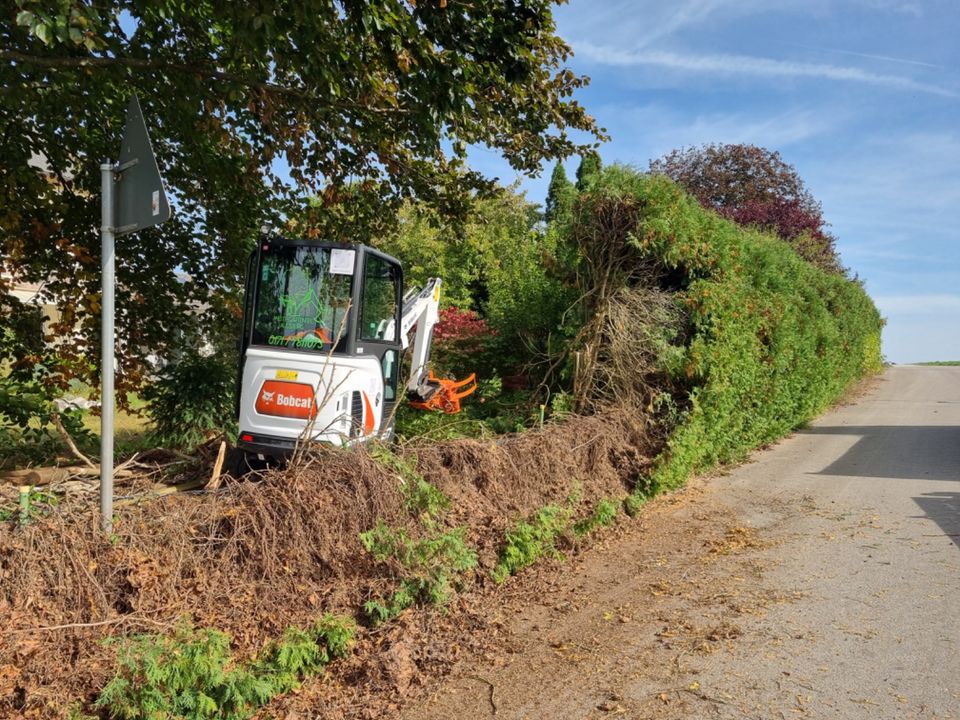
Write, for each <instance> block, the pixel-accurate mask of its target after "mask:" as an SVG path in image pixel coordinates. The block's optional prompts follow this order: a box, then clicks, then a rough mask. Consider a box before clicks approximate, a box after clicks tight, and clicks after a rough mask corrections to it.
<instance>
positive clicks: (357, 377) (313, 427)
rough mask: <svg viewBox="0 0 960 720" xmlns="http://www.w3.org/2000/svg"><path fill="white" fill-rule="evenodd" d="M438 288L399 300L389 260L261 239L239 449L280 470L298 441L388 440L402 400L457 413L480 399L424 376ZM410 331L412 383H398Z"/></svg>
mask: <svg viewBox="0 0 960 720" xmlns="http://www.w3.org/2000/svg"><path fill="white" fill-rule="evenodd" d="M440 285H441V281H440V278H433V279H431V280H430V281H429V282H427V284H426V286H425V287H423V288H422V289H420V288H416V289H413V290H411V291H410V292H408V293H406V294H404V293H403V270H402V268H401V266H400V263H399V262H398V261H397V260H396V259H395V258H392V257H390V256H389V255H386V254H384V253H382V252H380V251H378V250H375V249H374V248H371V247H367V246H365V245H344V244H338V243H318V242H316V241H309V240H294V239H287V238H280V237H273V236H269V237H264V238H262V239H261V240H260V242H259V244H258V246H257V249H256V250H255V251H254V253H253V254H252V255H251V258H250V265H249V268H248V272H247V284H246V293H245V299H244V321H243V337H242V340H241V343H240V368H239V373H238V383H239V387H238V388H237V390H238V392H237V397H238V407H237V414H238V416H239V428H240V432H239V439H238V443H237V447H238V450H239V451H240V453H242V454H243V455H242V458H241V459H243V460H246V459H252V456H255V457H258V458H259V459H260V460H261V461H263V460H270V459H273V460H281V459H283V458H285V457H287V456H289V454H290V453H291V452H292V451H293V450H294V448H295V447H296V445H297V442H298V441H300V440H314V441H320V442H331V443H335V444H337V445H340V444H342V443H358V442H364V441H366V440H369V439H372V438H376V437H381V438H386V439H389V438H390V437H391V436H392V434H393V426H394V413H395V408H396V404H397V402H398V396H399V394H400V393H402V392H404V391H405V393H406V395H407V397H408V399H409V400H410V402H411V404H412V405H414V406H415V407H419V408H422V409H435V410H442V411H444V412H458V411H459V410H460V400H461V399H462V398H464V397H466V396H467V395H469V394H470V393H472V392H473V391H474V390H475V389H476V382H475V379H474V376H473V375H471V376H470V377H469V378H467V379H466V380H463V381H461V382H454V381H452V380H446V379H439V378H436V377H434V375H433V373H432V372H430V371H429V368H428V362H429V359H430V345H431V342H430V341H431V337H432V333H433V327H434V325H435V324H436V322H437V320H438V317H439V315H438V307H439V300H440ZM414 326H416V335H415V338H414V341H413V355H412V357H411V359H410V375H409V378H408V379H407V382H406V386H405V388H401V387H400V386H399V384H398V380H399V378H398V375H399V372H400V366H401V360H402V357H403V354H404V351H405V350H406V349H407V348H408V346H409V344H410V340H409V335H410V332H411V330H412V329H413V327H414Z"/></svg>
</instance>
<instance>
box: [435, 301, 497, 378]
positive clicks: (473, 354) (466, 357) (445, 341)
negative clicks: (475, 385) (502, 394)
mask: <svg viewBox="0 0 960 720" xmlns="http://www.w3.org/2000/svg"><path fill="white" fill-rule="evenodd" d="M496 335H497V331H496V330H494V329H493V328H491V327H490V326H489V325H488V324H487V321H486V320H484V319H483V318H482V317H480V316H479V315H477V313H475V312H474V311H473V310H461V309H460V308H455V307H449V308H444V309H443V310H441V311H440V321H439V322H438V323H437V324H436V325H435V326H434V328H433V348H432V350H433V352H432V362H433V365H434V367H435V368H437V370H439V371H440V372H441V373H447V374H452V375H454V376H455V377H457V378H461V377H463V376H466V375H469V374H470V373H472V372H476V373H478V375H480V376H484V375H486V374H487V370H488V367H489V364H490V357H489V353H490V350H491V345H492V342H493V339H494V338H495V337H496Z"/></svg>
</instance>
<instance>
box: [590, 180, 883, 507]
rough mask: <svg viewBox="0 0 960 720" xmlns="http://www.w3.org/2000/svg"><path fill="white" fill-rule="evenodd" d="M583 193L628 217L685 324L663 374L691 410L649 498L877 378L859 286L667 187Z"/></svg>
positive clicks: (876, 353)
mask: <svg viewBox="0 0 960 720" xmlns="http://www.w3.org/2000/svg"><path fill="white" fill-rule="evenodd" d="M591 191H592V194H594V195H595V196H598V197H603V196H606V197H607V198H608V199H610V198H611V197H615V198H621V199H624V200H626V201H628V202H627V204H628V205H629V206H631V207H633V208H636V212H637V213H638V215H639V216H638V218H637V224H636V227H635V229H634V231H633V232H632V233H631V235H630V237H629V239H628V242H629V244H631V245H633V246H634V247H635V248H637V249H638V250H639V251H640V252H641V253H642V254H643V255H645V256H648V257H650V256H652V257H653V258H655V259H657V260H658V261H659V263H660V264H661V265H662V266H663V267H665V268H666V271H667V277H668V278H669V280H670V282H673V283H675V284H676V285H677V286H679V288H680V289H679V300H680V301H681V302H682V303H683V305H684V306H685V307H686V310H687V313H688V318H689V332H688V341H687V343H686V351H685V352H684V353H683V354H681V356H680V359H679V361H677V362H675V363H674V365H673V366H672V367H671V368H669V372H670V374H671V375H672V378H673V380H674V382H675V383H677V385H678V386H684V387H688V388H690V397H689V400H690V404H689V410H688V411H687V412H686V413H685V414H684V416H683V417H682V419H681V421H680V422H679V424H678V425H677V427H676V428H675V429H674V431H673V433H672V435H671V437H670V440H669V444H668V447H667V450H666V451H665V452H664V453H663V454H662V455H661V457H660V460H659V462H658V465H657V466H656V468H655V470H654V473H653V477H652V483H653V486H654V487H655V488H666V487H673V486H676V485H679V484H681V483H683V482H684V481H685V480H686V478H687V477H689V476H690V475H691V474H692V473H695V472H698V471H703V470H705V469H708V468H710V467H712V466H714V465H716V464H718V463H725V462H731V461H737V460H740V459H742V458H744V457H745V456H746V455H747V454H748V453H749V452H750V451H751V450H752V449H754V448H755V447H757V446H759V445H762V444H764V443H766V442H770V441H772V440H775V439H777V438H779V437H781V436H783V435H784V434H786V433H787V432H789V431H791V430H793V429H794V428H796V427H798V426H800V425H802V424H803V423H805V422H806V421H808V420H810V419H811V418H813V417H815V416H816V415H817V414H818V413H820V412H822V411H823V410H824V409H825V408H827V407H828V406H829V405H830V404H831V403H833V402H835V401H836V400H837V399H838V398H839V397H840V396H841V395H842V394H843V392H844V391H845V390H846V388H847V387H848V386H849V385H850V384H851V383H852V382H853V381H855V380H857V379H859V378H862V377H864V376H865V375H868V374H871V373H874V372H877V371H879V370H880V368H881V362H882V361H881V356H880V331H881V328H882V326H883V320H882V319H881V317H880V314H879V312H878V311H877V309H876V307H875V306H874V304H873V302H872V301H871V299H870V298H869V296H868V295H867V293H866V292H865V291H864V289H863V286H862V285H861V284H860V283H859V282H857V281H855V280H851V279H849V278H848V277H846V276H843V275H839V274H832V273H825V272H823V271H821V270H819V269H817V268H816V267H814V266H813V265H811V264H810V263H808V262H806V261H805V260H803V259H802V258H800V256H799V255H797V254H796V252H794V250H793V249H792V248H791V247H790V246H788V245H787V244H786V243H784V242H783V241H782V240H779V239H778V238H776V237H774V236H772V235H766V234H763V233H761V232H757V231H753V230H747V229H744V228H742V227H740V226H738V225H735V224H733V223H731V222H728V221H726V220H722V219H721V218H719V217H718V216H717V215H715V214H714V213H712V212H709V211H707V210H704V209H703V208H701V207H700V205H699V204H698V203H697V202H696V201H695V200H693V199H692V198H691V197H689V196H688V195H686V194H685V193H684V192H683V191H682V190H681V189H680V188H679V187H677V186H676V185H674V184H673V183H672V182H671V181H669V180H668V179H666V178H665V177H661V176H649V175H643V174H641V173H638V172H636V171H634V170H632V169H629V168H624V167H611V168H607V169H606V170H604V171H603V173H602V174H601V176H600V178H599V179H598V181H597V182H596V184H595V185H594V186H593V187H592V188H591ZM587 202H589V200H587Z"/></svg>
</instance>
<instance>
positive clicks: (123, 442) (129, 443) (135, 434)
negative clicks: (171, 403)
mask: <svg viewBox="0 0 960 720" xmlns="http://www.w3.org/2000/svg"><path fill="white" fill-rule="evenodd" d="M80 394H81V392H77V393H68V395H70V396H73V395H80ZM129 402H130V407H131V409H132V410H133V411H132V412H128V411H126V410H119V409H118V410H117V411H116V412H115V413H114V418H113V427H114V451H115V453H116V454H117V455H118V456H123V455H129V454H132V453H134V452H137V451H138V450H143V449H146V447H147V445H148V444H149V443H148V442H147V437H148V433H149V429H150V421H149V419H148V418H147V416H146V415H145V414H142V413H141V414H137V412H136V411H137V410H143V409H144V408H145V407H146V402H145V401H144V400H142V399H141V398H139V397H138V396H136V395H130V396H129ZM40 428H41V425H40V421H39V420H37V419H35V420H33V421H31V423H30V428H29V429H30V430H32V431H36V430H39V429H40ZM83 428H84V430H86V431H87V434H86V435H85V436H81V437H75V438H74V440H75V442H76V443H77V446H78V447H79V448H80V450H81V451H82V452H83V453H85V454H87V455H90V456H92V457H96V456H98V455H99V453H100V415H98V414H94V413H92V412H90V411H85V412H84V413H83ZM74 459H75V458H73V456H71V455H70V454H69V450H68V449H67V446H66V444H65V443H64V442H63V440H62V438H60V436H59V435H58V434H57V432H56V431H55V430H54V429H53V428H47V429H46V430H45V431H44V432H42V433H40V434H39V435H37V433H36V432H32V433H30V435H29V436H27V434H26V433H24V432H22V431H19V430H17V429H16V428H12V429H10V430H9V431H8V433H7V436H6V437H4V436H2V435H0V470H12V469H17V468H22V467H38V466H43V465H52V464H54V463H57V462H71V461H73V460H74Z"/></svg>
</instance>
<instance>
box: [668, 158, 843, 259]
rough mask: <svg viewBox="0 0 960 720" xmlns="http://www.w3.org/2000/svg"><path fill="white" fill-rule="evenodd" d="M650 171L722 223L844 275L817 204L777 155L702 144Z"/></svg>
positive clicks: (792, 171) (820, 209)
mask: <svg viewBox="0 0 960 720" xmlns="http://www.w3.org/2000/svg"><path fill="white" fill-rule="evenodd" d="M650 171H651V172H654V173H658V174H662V175H666V176H668V177H669V178H671V179H672V180H673V181H674V182H676V183H677V184H679V185H681V186H683V188H684V189H686V190H687V192H689V193H690V194H691V195H693V196H694V197H695V198H696V199H697V201H698V202H699V203H700V204H701V205H703V206H704V207H706V208H710V209H711V210H715V211H716V212H717V213H719V214H720V215H722V216H723V217H725V218H728V219H730V220H733V221H734V222H736V223H738V224H740V225H749V226H753V227H759V228H762V229H764V230H767V231H769V232H772V233H775V234H776V235H779V236H780V237H781V238H783V239H784V240H786V241H787V242H788V243H790V244H791V245H792V246H793V247H794V249H796V250H797V252H799V253H800V255H802V256H803V257H804V258H806V259H807V260H809V261H810V262H812V263H813V264H815V265H817V266H818V267H820V268H822V269H824V270H827V271H830V272H843V266H842V265H841V263H840V257H839V256H838V255H837V251H836V248H835V238H834V237H833V236H832V235H831V234H830V233H829V232H828V231H827V223H826V221H825V220H824V219H823V211H822V208H821V207H820V203H819V202H817V200H815V199H814V197H813V195H811V194H810V191H809V190H808V189H807V187H806V186H805V185H804V183H803V180H802V179H801V178H800V176H799V174H797V171H796V169H795V168H794V167H793V166H792V165H790V164H788V163H786V162H784V160H783V158H781V157H780V153H778V152H775V151H772V150H767V149H766V148H761V147H757V146H756V145H743V144H733V145H717V144H714V145H704V146H702V147H699V148H684V149H682V150H674V151H673V152H671V153H668V154H667V155H665V156H663V157H662V158H660V159H658V160H654V161H652V162H651V163H650Z"/></svg>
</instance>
